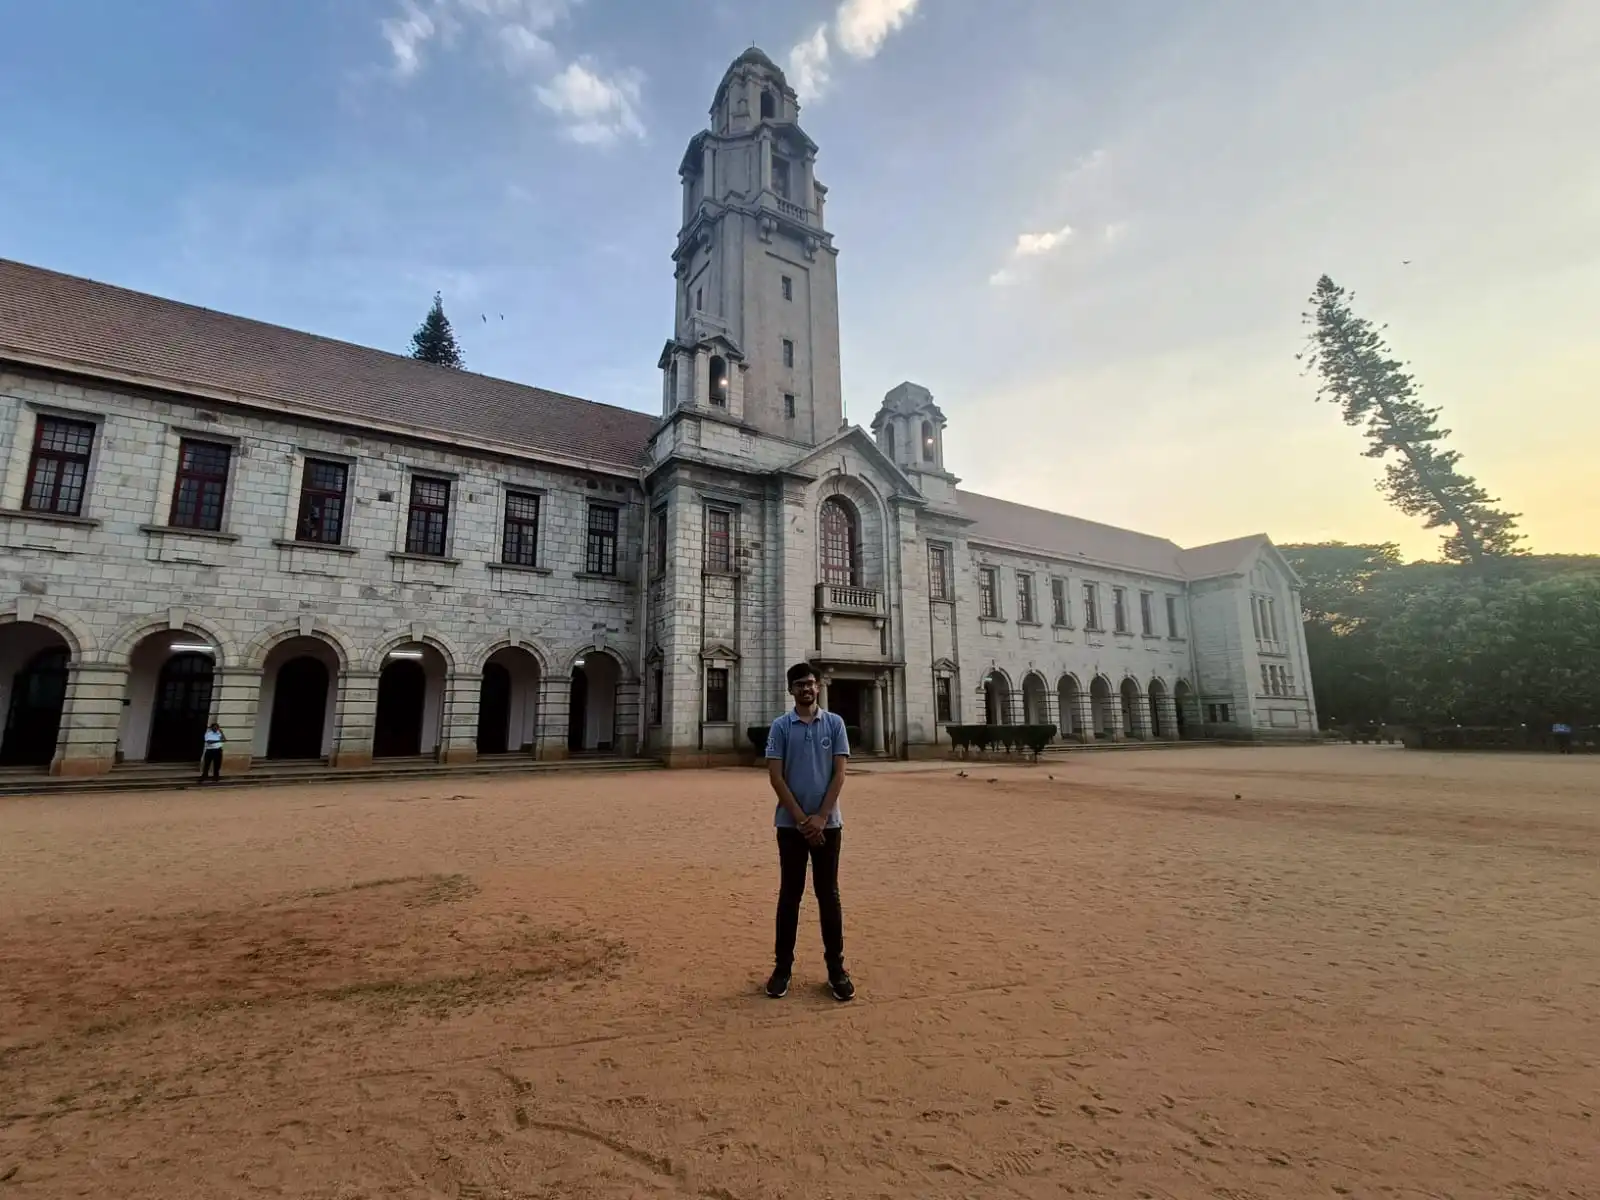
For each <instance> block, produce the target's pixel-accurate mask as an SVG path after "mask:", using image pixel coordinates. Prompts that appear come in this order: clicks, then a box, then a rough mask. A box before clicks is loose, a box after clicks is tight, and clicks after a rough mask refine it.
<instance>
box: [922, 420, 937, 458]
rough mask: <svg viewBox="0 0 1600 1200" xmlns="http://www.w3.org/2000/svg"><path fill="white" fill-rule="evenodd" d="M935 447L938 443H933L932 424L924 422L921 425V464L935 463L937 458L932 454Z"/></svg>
mask: <svg viewBox="0 0 1600 1200" xmlns="http://www.w3.org/2000/svg"><path fill="white" fill-rule="evenodd" d="M937 446H938V443H937V442H935V441H934V436H933V422H932V421H924V422H923V423H922V461H923V462H925V463H931V462H933V461H935V458H936V457H937V456H936V455H935V454H934V450H935V449H937Z"/></svg>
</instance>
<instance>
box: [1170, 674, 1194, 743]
mask: <svg viewBox="0 0 1600 1200" xmlns="http://www.w3.org/2000/svg"><path fill="white" fill-rule="evenodd" d="M1172 704H1173V713H1174V716H1175V717H1176V719H1177V722H1178V730H1177V733H1178V737H1180V738H1186V737H1192V736H1194V731H1193V728H1192V725H1191V711H1192V710H1191V707H1190V706H1191V705H1193V704H1194V692H1193V691H1191V690H1190V688H1189V685H1188V684H1187V683H1186V682H1184V681H1183V680H1182V679H1180V680H1178V682H1177V685H1176V686H1175V687H1174V688H1173V689H1172Z"/></svg>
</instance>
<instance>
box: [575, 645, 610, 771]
mask: <svg viewBox="0 0 1600 1200" xmlns="http://www.w3.org/2000/svg"><path fill="white" fill-rule="evenodd" d="M621 683H622V667H621V664H620V663H618V662H617V660H616V659H615V658H613V657H612V656H611V655H609V654H607V653H606V652H605V651H603V650H590V651H587V652H586V653H584V654H582V655H580V656H579V657H578V658H577V659H576V660H575V661H574V662H573V664H572V691H571V696H570V707H569V708H568V710H567V748H568V749H569V750H570V751H572V752H573V753H577V754H581V753H584V752H586V751H597V752H599V753H603V754H609V753H611V752H612V751H614V750H615V749H616V747H617V688H618V686H619V685H620V684H621Z"/></svg>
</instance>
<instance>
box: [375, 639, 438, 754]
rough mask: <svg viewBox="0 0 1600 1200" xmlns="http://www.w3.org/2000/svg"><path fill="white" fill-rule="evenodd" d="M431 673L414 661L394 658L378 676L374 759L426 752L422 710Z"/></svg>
mask: <svg viewBox="0 0 1600 1200" xmlns="http://www.w3.org/2000/svg"><path fill="white" fill-rule="evenodd" d="M427 698H428V674H427V672H426V671H424V670H423V669H422V663H420V662H419V661H417V660H416V659H414V658H393V659H390V660H389V661H388V662H387V663H386V664H384V668H383V673H382V674H381V675H379V676H378V717H377V722H376V727H375V728H374V729H373V732H372V756H373V757H374V758H409V757H412V756H413V755H417V754H421V753H422V710H423V708H424V706H425V705H426V703H427Z"/></svg>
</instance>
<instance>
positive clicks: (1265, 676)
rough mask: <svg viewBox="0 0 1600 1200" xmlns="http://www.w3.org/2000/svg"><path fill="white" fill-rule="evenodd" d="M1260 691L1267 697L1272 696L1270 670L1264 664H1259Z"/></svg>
mask: <svg viewBox="0 0 1600 1200" xmlns="http://www.w3.org/2000/svg"><path fill="white" fill-rule="evenodd" d="M1261 690H1262V692H1264V693H1266V694H1267V695H1271V694H1272V669H1271V668H1270V667H1268V666H1267V664H1266V663H1262V664H1261Z"/></svg>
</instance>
